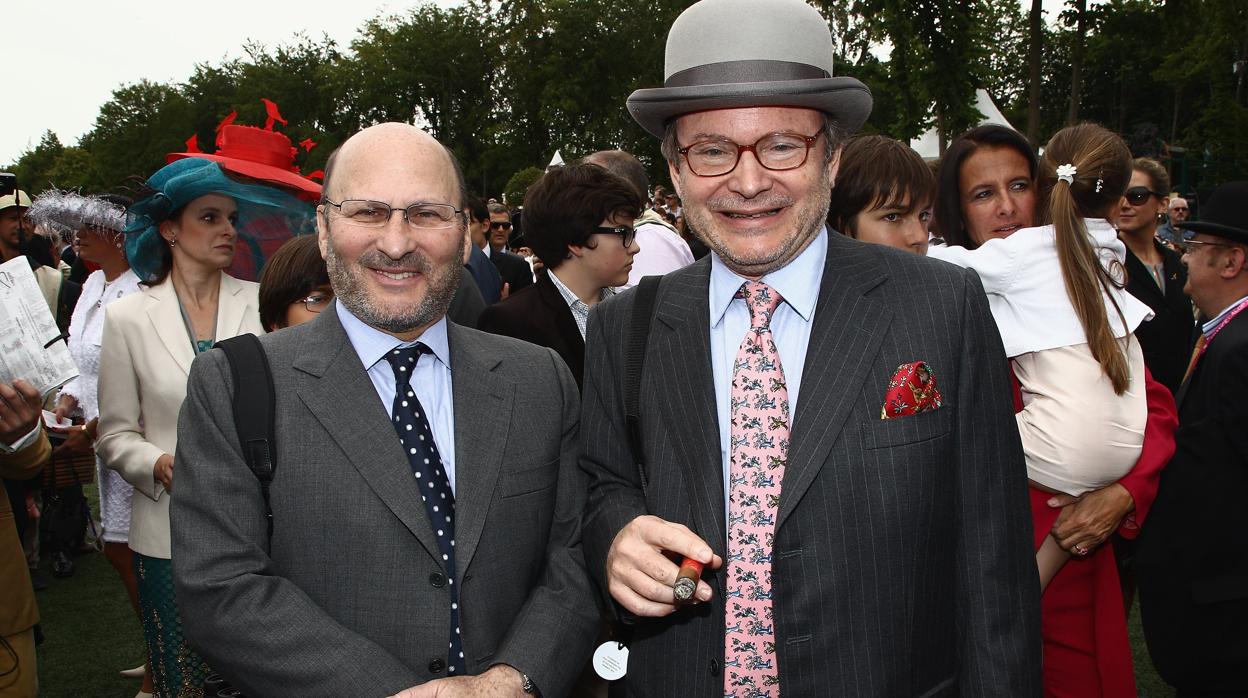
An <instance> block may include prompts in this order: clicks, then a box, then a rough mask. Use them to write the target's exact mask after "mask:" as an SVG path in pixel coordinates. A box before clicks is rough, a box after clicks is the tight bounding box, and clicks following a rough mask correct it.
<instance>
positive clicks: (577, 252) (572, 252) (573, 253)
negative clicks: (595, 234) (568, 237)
mask: <svg viewBox="0 0 1248 698" xmlns="http://www.w3.org/2000/svg"><path fill="white" fill-rule="evenodd" d="M586 249H587V248H585V247H582V246H581V245H568V256H567V257H565V258H564V259H580V258H581V257H584V256H585V250H586Z"/></svg>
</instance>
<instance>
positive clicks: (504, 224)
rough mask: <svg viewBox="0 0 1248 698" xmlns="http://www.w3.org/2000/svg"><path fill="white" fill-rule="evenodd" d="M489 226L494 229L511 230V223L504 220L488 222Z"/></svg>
mask: <svg viewBox="0 0 1248 698" xmlns="http://www.w3.org/2000/svg"><path fill="white" fill-rule="evenodd" d="M490 228H492V229H494V230H511V224H510V223H507V222H505V221H503V222H494V223H490Z"/></svg>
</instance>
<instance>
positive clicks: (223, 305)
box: [216, 274, 255, 337]
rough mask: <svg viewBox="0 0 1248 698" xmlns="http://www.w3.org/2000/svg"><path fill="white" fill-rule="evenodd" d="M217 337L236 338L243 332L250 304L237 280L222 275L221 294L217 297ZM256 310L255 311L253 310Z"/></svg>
mask: <svg viewBox="0 0 1248 698" xmlns="http://www.w3.org/2000/svg"><path fill="white" fill-rule="evenodd" d="M217 298H218V300H217V330H216V336H217V337H234V336H237V335H238V334H240V333H241V332H242V329H243V318H244V316H245V315H246V314H247V311H248V309H249V307H250V304H249V303H248V302H247V296H246V295H245V294H244V293H243V285H242V284H241V283H239V282H238V280H237V279H235V278H234V277H232V276H230V275H228V274H222V275H221V292H220V293H219V294H218V296H217ZM253 310H255V309H253Z"/></svg>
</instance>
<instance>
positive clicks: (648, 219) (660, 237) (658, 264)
mask: <svg viewBox="0 0 1248 698" xmlns="http://www.w3.org/2000/svg"><path fill="white" fill-rule="evenodd" d="M633 225H634V229H635V230H636V231H637V247H638V248H639V251H638V252H637V255H636V256H634V257H633V268H632V270H631V271H629V272H628V281H627V282H625V284H624V285H623V286H620V287H619V288H617V289H616V290H617V291H623V290H624V289H626V288H632V287H634V286H636V285H637V284H639V283H641V280H642V278H644V277H647V276H662V275H663V274H666V273H668V272H671V271H676V270H677V269H681V268H683V267H687V266H689V265H690V264H693V252H690V251H689V243H687V242H685V241H684V239H682V238H681V237H680V234H679V233H677V232H676V230H675V229H674V228H672V227H671V226H669V225H668V224H667V222H666V221H664V220H663V219H662V218H661V217H660V216H659V214H657V213H655V212H654V209H647V210H646V212H645V213H644V214H642V216H641V218H638V219H637V220H636V221H634V223H633Z"/></svg>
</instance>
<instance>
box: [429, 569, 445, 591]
mask: <svg viewBox="0 0 1248 698" xmlns="http://www.w3.org/2000/svg"><path fill="white" fill-rule="evenodd" d="M429 586H432V587H434V588H435V589H441V588H442V587H444V586H446V575H444V574H442V573H441V572H434V573H433V574H431V575H429Z"/></svg>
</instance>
